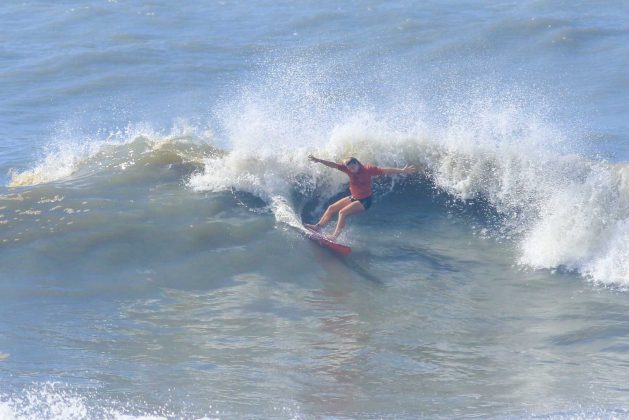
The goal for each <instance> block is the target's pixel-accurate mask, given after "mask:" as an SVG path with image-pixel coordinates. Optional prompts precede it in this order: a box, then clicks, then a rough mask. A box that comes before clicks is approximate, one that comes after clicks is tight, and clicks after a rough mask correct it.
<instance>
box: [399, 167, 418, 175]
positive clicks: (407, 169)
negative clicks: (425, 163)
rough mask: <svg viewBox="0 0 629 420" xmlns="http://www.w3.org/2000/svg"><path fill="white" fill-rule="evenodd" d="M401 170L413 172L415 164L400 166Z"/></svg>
mask: <svg viewBox="0 0 629 420" xmlns="http://www.w3.org/2000/svg"><path fill="white" fill-rule="evenodd" d="M402 172H403V173H405V174H414V173H415V172H417V168H416V167H415V165H406V166H405V167H403V168H402Z"/></svg>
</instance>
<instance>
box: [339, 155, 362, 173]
mask: <svg viewBox="0 0 629 420" xmlns="http://www.w3.org/2000/svg"><path fill="white" fill-rule="evenodd" d="M343 164H344V165H345V167H346V168H347V169H349V170H350V172H352V173H354V174H355V173H356V172H358V171H360V168H361V167H362V166H363V165H362V163H360V162H359V161H358V159H356V158H355V157H353V156H350V157H348V158H347V159H345V160H344V161H343Z"/></svg>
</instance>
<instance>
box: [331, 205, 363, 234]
mask: <svg viewBox="0 0 629 420" xmlns="http://www.w3.org/2000/svg"><path fill="white" fill-rule="evenodd" d="M348 200H349V199H348ZM364 211H365V208H364V207H363V205H362V203H361V202H360V201H354V202H351V201H350V203H349V204H348V205H346V206H345V207H343V208H342V209H341V210H339V220H338V221H337V222H336V229H335V230H334V233H333V234H332V236H331V237H330V238H331V239H333V240H335V239H336V238H338V236H339V235H340V234H341V232H342V231H343V228H344V227H345V219H346V218H347V217H348V216H351V215H353V214H358V213H362V212H364Z"/></svg>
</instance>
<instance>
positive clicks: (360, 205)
mask: <svg viewBox="0 0 629 420" xmlns="http://www.w3.org/2000/svg"><path fill="white" fill-rule="evenodd" d="M308 159H310V161H312V162H315V163H322V164H324V165H325V166H328V167H330V168H333V169H337V170H339V171H341V172H344V173H346V174H347V175H348V176H349V191H350V195H349V196H347V197H345V198H341V199H340V200H339V201H337V202H336V203H334V204H332V205H330V206H329V207H328V208H327V210H326V211H325V212H324V213H323V216H321V220H319V222H317V223H316V224H314V225H309V224H304V226H306V227H307V228H309V229H312V230H314V231H316V232H320V231H321V229H322V228H323V227H324V226H325V225H326V224H327V223H328V222H329V221H330V219H332V217H333V216H334V215H335V214H337V213H338V215H339V217H338V221H337V222H336V229H335V230H334V233H333V234H332V235H331V236H330V237H329V238H330V240H332V241H334V240H336V238H338V236H339V235H340V234H341V232H342V231H343V228H344V227H345V219H346V218H347V217H348V216H352V215H354V214H358V213H362V212H364V211H365V210H367V209H369V207H371V202H372V181H371V178H373V177H374V176H381V175H387V174H411V173H414V172H417V169H415V167H414V166H412V165H406V166H404V167H403V168H379V167H377V166H374V165H363V164H362V163H360V162H359V161H358V159H356V158H355V157H349V158H347V159H345V160H344V161H343V163H342V164H339V163H335V162H330V161H328V160H323V159H318V158H316V157H314V156H313V155H309V156H308Z"/></svg>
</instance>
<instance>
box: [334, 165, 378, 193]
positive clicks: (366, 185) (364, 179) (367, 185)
mask: <svg viewBox="0 0 629 420" xmlns="http://www.w3.org/2000/svg"><path fill="white" fill-rule="evenodd" d="M336 169H338V170H339V171H341V172H345V173H346V174H347V175H348V176H349V191H350V193H352V197H354V198H355V199H357V200H361V199H363V198H367V197H369V196H370V195H371V194H372V190H371V177H374V176H380V175H384V172H383V171H382V169H380V168H378V167H377V166H374V165H360V169H359V170H358V172H356V173H355V174H354V173H352V172H351V171H350V170H349V169H347V166H345V165H339V164H337V165H336Z"/></svg>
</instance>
